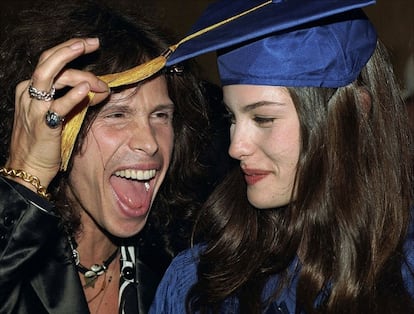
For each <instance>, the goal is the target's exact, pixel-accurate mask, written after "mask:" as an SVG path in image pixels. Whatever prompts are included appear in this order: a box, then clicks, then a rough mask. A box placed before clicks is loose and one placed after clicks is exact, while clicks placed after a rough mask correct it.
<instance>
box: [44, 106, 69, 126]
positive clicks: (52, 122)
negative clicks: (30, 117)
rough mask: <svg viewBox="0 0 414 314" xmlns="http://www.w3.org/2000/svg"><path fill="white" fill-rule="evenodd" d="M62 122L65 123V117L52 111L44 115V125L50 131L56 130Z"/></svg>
mask: <svg viewBox="0 0 414 314" xmlns="http://www.w3.org/2000/svg"><path fill="white" fill-rule="evenodd" d="M63 121H65V117H61V116H60V115H58V114H57V113H56V112H54V111H50V110H48V111H47V113H46V115H45V122H46V125H47V126H48V127H49V128H51V129H56V128H57V127H59V126H60V125H61V124H62V123H63Z"/></svg>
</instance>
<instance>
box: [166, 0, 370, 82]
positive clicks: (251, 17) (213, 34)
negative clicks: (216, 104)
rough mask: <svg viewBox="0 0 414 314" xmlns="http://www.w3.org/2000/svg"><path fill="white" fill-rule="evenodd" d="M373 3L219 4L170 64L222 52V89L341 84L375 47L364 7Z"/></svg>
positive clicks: (258, 0) (232, 0)
mask: <svg viewBox="0 0 414 314" xmlns="http://www.w3.org/2000/svg"><path fill="white" fill-rule="evenodd" d="M374 3H375V0H374V1H373V0H273V1H263V0H220V1H217V2H215V3H213V4H212V5H210V6H209V7H208V8H207V9H206V11H205V12H204V13H203V14H202V16H201V17H200V18H199V19H198V21H197V22H196V23H195V25H194V26H193V27H192V30H191V31H190V34H189V35H188V36H187V37H186V38H184V39H183V40H182V41H181V42H179V43H178V44H177V45H176V48H175V51H174V52H172V54H171V55H170V56H169V57H168V60H167V65H173V64H176V63H179V62H181V61H184V60H186V59H189V58H192V57H196V56H198V55H201V54H204V53H207V52H211V51H217V55H218V57H217V60H218V61H217V62H218V69H219V73H220V79H221V82H222V84H223V85H230V84H258V85H281V86H321V87H339V86H344V85H347V84H349V83H351V82H352V81H353V80H355V79H356V77H357V76H358V75H359V73H360V71H361V69H362V68H363V67H364V66H365V64H366V63H367V61H368V60H369V58H370V57H371V55H372V53H373V51H374V49H375V46H376V42H377V35H376V31H375V29H374V27H373V25H372V24H371V23H370V22H369V21H368V19H367V17H366V15H365V14H364V13H363V11H362V10H361V8H362V7H365V6H367V5H370V4H374Z"/></svg>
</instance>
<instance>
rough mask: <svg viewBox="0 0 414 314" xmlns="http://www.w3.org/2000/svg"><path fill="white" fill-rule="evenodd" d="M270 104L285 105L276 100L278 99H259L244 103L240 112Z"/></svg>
mask: <svg viewBox="0 0 414 314" xmlns="http://www.w3.org/2000/svg"><path fill="white" fill-rule="evenodd" d="M271 105H277V106H285V105H286V104H285V103H283V102H278V101H266V100H261V101H258V102H255V103H251V104H248V105H245V106H244V107H243V108H242V112H249V111H252V110H254V109H257V108H259V107H263V106H271Z"/></svg>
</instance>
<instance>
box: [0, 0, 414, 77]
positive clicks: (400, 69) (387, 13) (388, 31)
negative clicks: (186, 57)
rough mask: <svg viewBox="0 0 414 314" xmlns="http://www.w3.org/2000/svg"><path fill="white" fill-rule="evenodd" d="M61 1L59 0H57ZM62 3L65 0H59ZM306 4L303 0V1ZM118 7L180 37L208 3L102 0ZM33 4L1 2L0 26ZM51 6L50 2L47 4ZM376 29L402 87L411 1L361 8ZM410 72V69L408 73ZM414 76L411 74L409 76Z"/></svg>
mask: <svg viewBox="0 0 414 314" xmlns="http://www.w3.org/2000/svg"><path fill="white" fill-rule="evenodd" d="M60 1H62V0H60ZM63 1H65V0H63ZM304 1H306V0H304ZM102 2H105V3H109V4H111V3H115V4H116V5H118V6H121V7H132V8H134V7H135V6H137V4H141V5H144V6H146V7H148V9H149V12H150V14H153V15H154V18H156V19H159V20H160V21H159V22H161V23H162V24H164V25H166V26H168V27H169V28H170V29H173V30H174V33H175V34H176V36H177V38H182V37H184V35H185V34H186V33H187V31H188V30H189V28H190V26H191V25H192V23H193V22H194V21H195V20H196V18H197V17H198V16H199V15H200V13H201V12H202V11H203V9H204V8H205V7H206V6H207V5H208V4H209V3H212V2H213V1H212V0H117V1H116V0H103V1H102ZM31 3H34V1H28V0H14V1H13V2H6V1H4V2H3V1H1V3H0V27H2V26H3V25H4V23H7V22H9V21H13V16H14V15H15V14H16V12H18V11H19V10H20V9H22V8H23V7H27V6H30V5H31ZM51 3H53V0H52V1H51ZM365 11H366V13H367V14H368V16H369V17H370V19H371V20H372V22H373V24H374V25H375V26H376V28H377V30H378V34H379V36H380V38H381V39H382V41H383V42H384V43H385V45H386V46H387V47H388V49H389V50H390V52H391V57H392V62H393V64H394V66H395V71H396V74H397V77H398V78H399V79H400V81H401V83H402V85H405V74H404V71H405V67H406V64H407V61H408V58H409V56H413V58H414V0H392V1H391V0H377V4H376V5H373V6H370V7H368V8H366V9H365ZM198 60H199V62H200V64H201V66H202V68H203V69H204V73H205V77H206V79H209V80H211V81H213V82H218V80H217V72H216V70H215V69H216V66H215V59H214V54H212V53H211V54H208V55H205V56H202V57H199V58H198ZM411 71H412V72H414V69H412V70H411ZM412 75H414V73H412Z"/></svg>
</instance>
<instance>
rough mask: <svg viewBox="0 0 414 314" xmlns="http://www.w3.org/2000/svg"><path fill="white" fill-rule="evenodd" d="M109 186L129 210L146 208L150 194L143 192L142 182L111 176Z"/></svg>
mask: <svg viewBox="0 0 414 314" xmlns="http://www.w3.org/2000/svg"><path fill="white" fill-rule="evenodd" d="M111 185H112V188H113V189H114V191H115V193H116V195H117V196H118V198H119V200H120V201H121V202H122V203H123V204H124V205H126V206H128V207H129V208H131V209H140V208H142V207H144V208H148V207H149V201H150V195H151V193H150V192H147V191H146V190H145V186H144V182H139V181H134V180H128V179H123V178H119V177H116V176H113V177H112V178H111Z"/></svg>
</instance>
